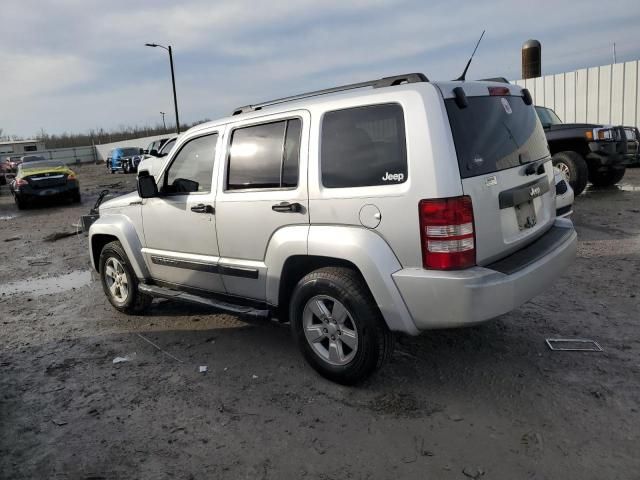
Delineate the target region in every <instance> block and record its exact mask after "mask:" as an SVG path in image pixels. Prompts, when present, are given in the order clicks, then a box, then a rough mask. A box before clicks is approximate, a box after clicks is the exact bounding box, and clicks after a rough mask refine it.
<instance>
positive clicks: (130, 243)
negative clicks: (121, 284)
mask: <svg viewBox="0 0 640 480" xmlns="http://www.w3.org/2000/svg"><path fill="white" fill-rule="evenodd" d="M116 240H117V241H119V242H120V244H121V245H122V248H123V249H124V251H125V253H126V254H127V257H128V259H129V262H130V264H131V266H132V267H133V271H134V272H135V274H136V276H137V277H138V278H141V279H142V278H149V270H148V269H147V265H146V263H145V262H144V258H143V256H142V243H141V242H140V238H139V237H138V234H137V232H136V229H135V227H134V226H133V225H132V224H131V222H130V221H129V220H127V219H126V218H125V217H123V216H122V215H107V216H104V217H101V218H99V219H98V220H97V221H96V222H95V223H94V224H93V225H91V228H90V229H89V245H90V251H91V252H90V253H91V263H92V264H93V267H94V269H95V270H96V271H97V270H98V268H99V265H98V264H99V259H100V253H101V252H102V249H103V248H104V246H105V245H106V244H107V243H109V242H112V241H116Z"/></svg>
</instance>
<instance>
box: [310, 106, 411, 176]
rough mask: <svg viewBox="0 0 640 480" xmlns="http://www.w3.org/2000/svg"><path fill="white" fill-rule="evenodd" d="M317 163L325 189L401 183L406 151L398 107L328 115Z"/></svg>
mask: <svg viewBox="0 0 640 480" xmlns="http://www.w3.org/2000/svg"><path fill="white" fill-rule="evenodd" d="M321 141H322V143H321V154H320V163H321V169H322V184H323V185H324V186H325V187H328V188H344V187H365V186H373V185H388V184H398V183H403V182H405V181H406V179H407V148H406V139H405V128H404V116H403V112H402V107H400V105H397V104H384V105H371V106H366V107H356V108H349V109H345V110H336V111H333V112H328V113H326V114H325V115H324V118H323V120H322V139H321Z"/></svg>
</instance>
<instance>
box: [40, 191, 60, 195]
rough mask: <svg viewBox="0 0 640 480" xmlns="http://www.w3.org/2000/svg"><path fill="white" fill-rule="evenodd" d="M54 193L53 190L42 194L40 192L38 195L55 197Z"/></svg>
mask: <svg viewBox="0 0 640 480" xmlns="http://www.w3.org/2000/svg"><path fill="white" fill-rule="evenodd" d="M55 193H56V191H55V190H45V191H44V192H41V193H40V195H42V196H47V195H55Z"/></svg>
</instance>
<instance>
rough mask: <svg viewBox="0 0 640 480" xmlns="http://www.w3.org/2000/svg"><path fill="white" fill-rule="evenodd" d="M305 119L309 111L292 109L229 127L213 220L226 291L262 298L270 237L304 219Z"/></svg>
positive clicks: (306, 214) (305, 222) (306, 215)
mask: <svg viewBox="0 0 640 480" xmlns="http://www.w3.org/2000/svg"><path fill="white" fill-rule="evenodd" d="M309 122H310V115H309V112H307V111H295V112H288V113H285V114H278V115H270V116H269V117H268V119H258V120H256V119H252V120H245V121H241V122H238V123H236V124H234V125H230V126H229V127H228V130H227V134H226V140H225V143H226V145H227V148H228V150H227V154H226V158H225V165H224V170H223V171H222V175H221V179H220V185H219V188H218V195H217V197H216V220H217V222H218V223H217V225H218V228H217V231H218V245H219V247H220V273H221V275H222V280H223V282H224V286H225V289H226V291H227V293H229V294H231V295H238V296H242V297H246V298H252V299H255V300H264V299H265V298H266V275H267V268H266V265H265V262H264V260H265V254H266V252H267V247H268V245H269V242H270V240H271V238H272V237H273V235H274V234H275V233H276V232H277V231H278V230H280V229H282V228H286V227H288V226H293V225H308V224H309V197H308V193H307V175H306V165H307V160H306V159H307V145H308V143H309Z"/></svg>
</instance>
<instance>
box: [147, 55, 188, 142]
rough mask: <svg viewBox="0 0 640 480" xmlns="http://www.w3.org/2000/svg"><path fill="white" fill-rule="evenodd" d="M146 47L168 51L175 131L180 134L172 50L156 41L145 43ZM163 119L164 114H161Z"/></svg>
mask: <svg viewBox="0 0 640 480" xmlns="http://www.w3.org/2000/svg"><path fill="white" fill-rule="evenodd" d="M145 45H146V46H147V47H160V48H164V49H165V50H166V51H167V52H169V63H170V65H171V84H172V85H173V106H174V108H175V110H176V133H177V134H178V135H180V117H178V97H177V96H176V76H175V73H174V71H173V51H172V50H171V45H169V46H168V47H165V46H164V45H159V44H157V43H145ZM163 121H164V116H163Z"/></svg>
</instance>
